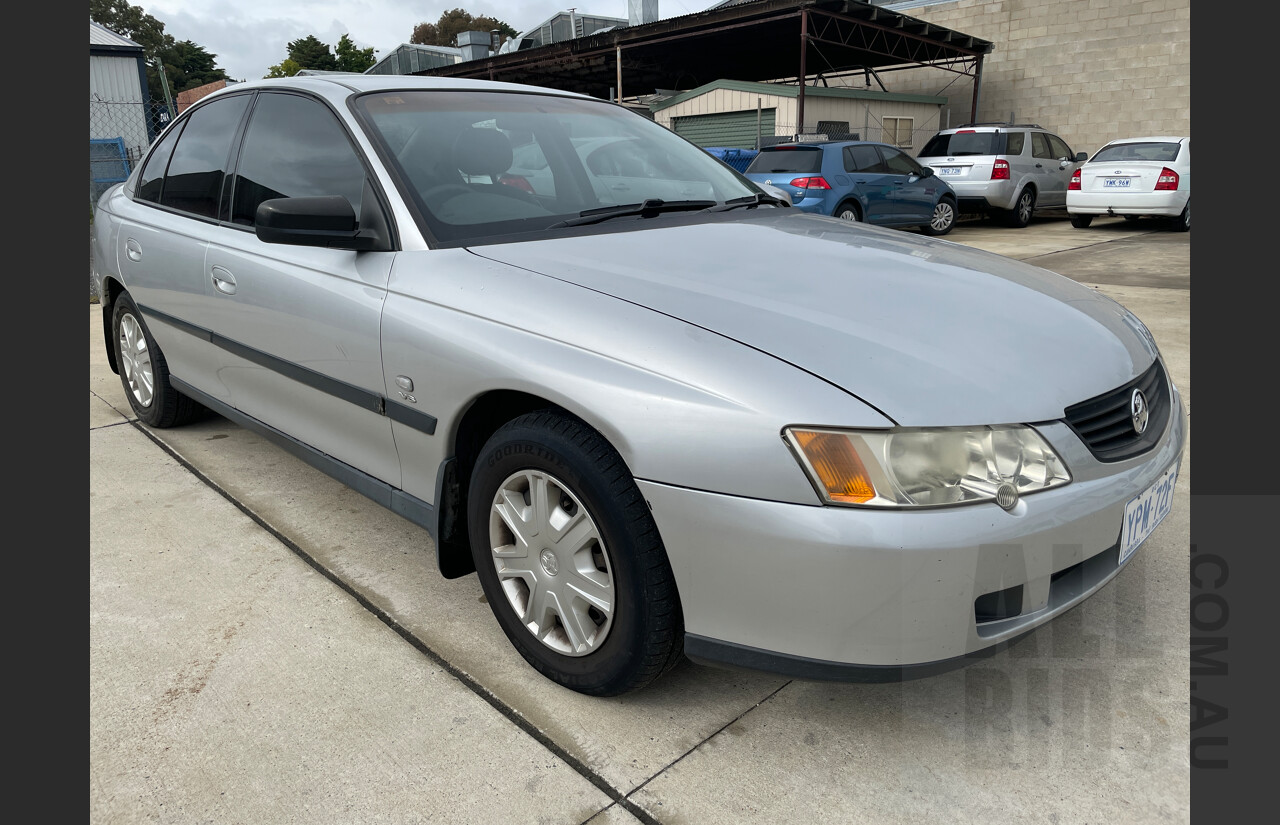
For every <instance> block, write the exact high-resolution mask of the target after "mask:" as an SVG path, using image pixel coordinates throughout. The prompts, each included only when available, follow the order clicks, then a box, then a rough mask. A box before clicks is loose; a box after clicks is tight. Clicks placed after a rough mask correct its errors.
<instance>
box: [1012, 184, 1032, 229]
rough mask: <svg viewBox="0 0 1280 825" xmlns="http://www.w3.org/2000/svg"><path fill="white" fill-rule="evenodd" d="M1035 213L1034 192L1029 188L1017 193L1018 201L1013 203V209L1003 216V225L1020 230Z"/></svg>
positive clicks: (1029, 221)
mask: <svg viewBox="0 0 1280 825" xmlns="http://www.w3.org/2000/svg"><path fill="white" fill-rule="evenodd" d="M1035 211H1036V190H1034V189H1032V188H1031V187H1030V186H1028V187H1026V188H1025V189H1023V190H1022V191H1021V192H1019V193H1018V200H1017V201H1015V202H1014V204H1013V209H1011V210H1009V213H1008V214H1007V215H1005V223H1007V224H1008V225H1009V226H1012V227H1014V228H1015V229H1022V228H1024V227H1025V226H1026V225H1027V224H1029V223H1031V216H1032V215H1034V214H1035Z"/></svg>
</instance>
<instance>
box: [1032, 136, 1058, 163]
mask: <svg viewBox="0 0 1280 825" xmlns="http://www.w3.org/2000/svg"><path fill="white" fill-rule="evenodd" d="M1031 156H1032V157H1034V158H1052V157H1053V150H1052V149H1050V148H1049V138H1048V136H1047V135H1045V133H1044V132H1032V133H1031Z"/></svg>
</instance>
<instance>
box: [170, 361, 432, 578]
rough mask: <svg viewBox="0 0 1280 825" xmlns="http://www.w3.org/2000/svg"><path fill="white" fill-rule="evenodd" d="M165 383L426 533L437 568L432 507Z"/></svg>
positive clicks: (181, 385) (183, 386) (179, 383)
mask: <svg viewBox="0 0 1280 825" xmlns="http://www.w3.org/2000/svg"><path fill="white" fill-rule="evenodd" d="M169 380H170V383H172V384H173V387H174V389H176V390H177V391H178V392H180V393H182V394H183V395H186V396H190V397H191V398H193V399H195V400H196V401H199V402H200V403H201V404H203V405H204V406H206V407H208V408H209V409H211V410H213V411H214V412H216V413H217V414H218V415H221V416H222V417H224V418H227V419H229V420H231V421H234V422H235V423H237V424H239V425H240V426H242V427H244V428H245V429H246V430H253V431H254V432H256V433H258V434H259V435H261V436H262V437H264V438H266V439H268V440H269V441H271V442H272V443H273V444H275V445H276V446H278V447H281V448H282V449H284V450H285V451H286V452H288V453H290V454H291V455H293V456H296V457H297V458H300V459H302V460H303V461H305V462H307V463H308V464H310V465H311V466H312V467H315V468H316V469H317V470H319V471H320V472H322V473H325V474H326V475H328V476H331V477H333V478H335V479H337V480H338V481H340V482H342V483H343V484H345V485H347V486H348V487H350V488H351V489H353V490H355V491H356V492H357V493H360V494H361V495H363V496H366V497H368V498H369V499H371V500H373V501H375V502H377V503H378V504H381V505H382V506H383V507H386V508H387V509H388V510H390V511H391V512H393V513H395V514H396V515H398V516H402V517H404V518H406V519H408V520H409V521H411V522H413V523H414V524H416V525H418V526H419V527H425V528H426V530H427V532H428V533H430V534H431V541H432V543H433V544H434V545H435V546H436V563H437V564H439V562H440V550H439V546H440V542H439V539H438V537H437V535H436V533H437V524H436V521H437V520H436V508H435V507H434V506H432V505H430V504H428V503H427V502H425V501H423V500H422V499H420V498H416V497H414V496H411V495H409V494H408V493H406V492H404V491H403V490H398V489H396V488H395V487H392V486H391V485H390V484H387V483H386V482H383V481H379V480H378V479H376V478H374V477H373V476H371V475H369V474H368V473H365V472H362V471H360V470H357V469H356V468H355V467H352V466H351V465H350V464H345V463H343V462H341V461H338V460H337V459H336V458H334V457H332V456H329V455H325V454H324V453H322V452H320V451H319V450H317V449H316V448H314V447H312V446H310V445H309V444H304V443H303V442H301V441H299V440H298V439H296V438H293V437H292V436H289V435H285V434H284V433H282V432H280V431H279V430H277V429H275V428H274V427H271V426H269V425H267V424H264V423H262V422H261V421H259V420H258V419H256V418H253V417H252V416H248V415H245V414H244V413H242V412H240V411H239V410H237V409H236V408H235V407H231V406H228V405H227V404H225V403H223V402H222V401H219V400H217V399H216V398H213V397H211V396H209V395H206V394H204V393H202V392H200V390H198V389H196V388H195V387H193V386H191V385H190V384H188V383H187V382H185V381H183V380H182V379H180V378H176V377H174V376H170V377H169Z"/></svg>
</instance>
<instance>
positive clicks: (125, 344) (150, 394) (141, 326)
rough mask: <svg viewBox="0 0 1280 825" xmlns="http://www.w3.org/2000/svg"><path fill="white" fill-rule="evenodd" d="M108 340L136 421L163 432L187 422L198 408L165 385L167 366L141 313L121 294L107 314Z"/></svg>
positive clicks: (124, 294) (126, 295)
mask: <svg viewBox="0 0 1280 825" xmlns="http://www.w3.org/2000/svg"><path fill="white" fill-rule="evenodd" d="M111 339H112V342H113V344H114V346H115V350H116V364H117V365H118V367H119V372H120V383H121V385H122V386H123V387H124V394H125V396H126V397H128V399H129V406H131V407H132V408H133V412H134V414H135V415H137V416H138V420H140V421H142V422H143V423H144V424H147V425H149V426H152V427H156V428H159V429H164V428H166V427H177V426H180V425H182V424H185V423H187V422H188V421H190V420H191V419H192V418H193V417H195V415H196V413H197V412H199V411H200V410H201V409H202V408H201V406H200V405H199V404H197V403H196V402H195V401H193V400H192V399H191V398H188V397H187V396H185V395H183V394H182V393H180V392H178V391H177V390H175V389H174V388H173V385H172V384H171V383H169V364H168V362H167V361H165V358H164V353H163V352H161V351H160V347H158V346H157V345H156V340H155V339H154V338H152V337H151V331H150V330H148V329H147V325H146V322H144V321H143V320H142V313H140V312H139V311H138V306H137V304H135V303H134V302H133V298H131V297H129V293H127V292H122V293H121V294H120V296H119V297H118V298H116V300H115V309H114V310H113V311H112V313H111Z"/></svg>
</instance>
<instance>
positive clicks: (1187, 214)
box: [1173, 198, 1191, 232]
mask: <svg viewBox="0 0 1280 825" xmlns="http://www.w3.org/2000/svg"><path fill="white" fill-rule="evenodd" d="M1173 231H1174V232H1189V231H1191V199H1190V198H1188V199H1187V205H1186V206H1184V207H1183V208H1182V214H1181V215H1179V216H1178V217H1176V218H1174V219H1173Z"/></svg>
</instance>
